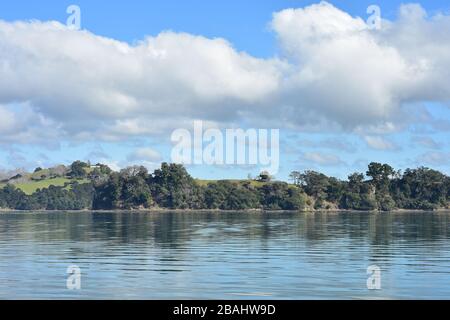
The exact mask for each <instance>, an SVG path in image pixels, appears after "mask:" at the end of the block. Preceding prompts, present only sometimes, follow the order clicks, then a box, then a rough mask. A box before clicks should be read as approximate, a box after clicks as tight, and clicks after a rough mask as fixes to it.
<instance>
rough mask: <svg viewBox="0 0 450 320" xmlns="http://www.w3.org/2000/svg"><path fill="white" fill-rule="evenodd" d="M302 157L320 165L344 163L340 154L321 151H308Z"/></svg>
mask: <svg viewBox="0 0 450 320" xmlns="http://www.w3.org/2000/svg"><path fill="white" fill-rule="evenodd" d="M302 159H303V160H304V161H306V162H310V163H313V164H316V165H319V166H337V165H342V164H344V162H343V161H342V160H341V159H340V158H339V157H338V156H336V155H333V154H325V153H321V152H307V153H305V154H304V155H303V157H302Z"/></svg>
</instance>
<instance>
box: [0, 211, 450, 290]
mask: <svg viewBox="0 0 450 320" xmlns="http://www.w3.org/2000/svg"><path fill="white" fill-rule="evenodd" d="M70 265H77V266H79V267H80V268H81V271H82V274H81V290H78V291H74V290H68V289H67V288H66V280H67V277H68V274H67V273H66V271H67V267H68V266H70ZM370 265H377V266H379V267H380V268H381V290H368V289H367V284H366V282H367V278H368V277H369V276H370V275H368V274H367V267H368V266H370ZM22 298H28V299H53V298H59V299H410V298H416V299H435V298H437V299H450V213H432V212H424V213H414V212H406V213H389V214H369V213H316V214H305V213H296V214H293V213H292V214H291V213H277V214H273V213H271V214H256V213H249V214H245V213H225V214H218V213H192V212H186V213H152V214H145V213H125V212H124V213H88V212H86V213H62V212H60V213H35V214H30V213H1V214H0V299H22Z"/></svg>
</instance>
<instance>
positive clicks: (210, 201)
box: [0, 161, 450, 211]
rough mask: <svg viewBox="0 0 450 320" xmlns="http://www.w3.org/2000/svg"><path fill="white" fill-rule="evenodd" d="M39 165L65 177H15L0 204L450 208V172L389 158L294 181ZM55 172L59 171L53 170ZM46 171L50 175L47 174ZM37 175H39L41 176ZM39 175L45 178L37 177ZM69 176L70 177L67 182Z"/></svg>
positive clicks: (172, 168)
mask: <svg viewBox="0 0 450 320" xmlns="http://www.w3.org/2000/svg"><path fill="white" fill-rule="evenodd" d="M58 168H59V169H58V170H59V171H57V170H53V171H52V170H51V169H47V171H45V170H43V169H42V168H37V169H36V170H35V172H34V173H33V175H32V176H31V177H32V179H33V183H37V182H39V181H41V183H42V181H47V180H45V179H48V178H49V177H48V175H49V172H50V173H52V175H51V177H50V178H52V179H67V181H69V182H66V183H64V185H63V186H54V185H50V186H48V187H47V188H42V189H37V190H36V191H35V192H33V193H32V194H27V193H25V192H24V191H23V190H22V189H20V188H18V187H17V186H16V185H14V184H13V183H11V182H12V181H14V179H19V178H21V177H18V176H16V177H13V178H12V180H11V179H10V180H8V181H5V182H4V187H3V188H1V189H0V208H4V209H16V210H82V209H96V210H100V209H103V210H112V209H145V208H147V209H150V208H167V209H221V210H246V209H265V210H335V209H351V210H382V211H389V210H393V209H398V208H402V209H422V210H434V209H439V208H449V202H450V177H448V176H446V175H444V174H442V173H440V172H439V171H436V170H432V169H428V168H418V169H407V170H406V171H405V172H403V173H401V172H399V171H395V170H394V169H393V168H392V167H391V166H389V165H387V164H380V163H371V164H370V165H369V167H368V170H367V172H366V173H365V174H362V173H354V174H351V175H350V176H349V177H348V180H347V181H341V180H339V179H336V178H333V177H328V176H326V175H324V174H322V173H319V172H315V171H306V172H296V171H295V172H292V174H291V176H290V177H291V180H292V183H291V184H288V183H286V182H277V181H271V179H270V176H268V175H267V174H266V173H263V174H261V175H260V177H259V178H258V179H257V181H258V182H256V181H255V180H250V179H249V180H240V181H228V180H224V181H211V182H208V183H199V182H198V181H196V180H195V179H193V178H192V177H191V176H190V175H189V174H188V172H187V171H186V169H185V168H184V167H183V166H181V165H177V164H167V163H163V164H162V166H161V168H160V169H158V170H155V171H154V172H153V173H152V174H150V173H149V172H148V171H147V169H146V168H145V167H139V166H134V167H129V168H126V169H124V170H122V171H120V172H114V171H112V170H111V169H110V168H108V167H107V166H105V165H102V164H98V165H96V166H91V165H90V164H88V163H84V162H81V161H76V162H74V163H73V164H72V165H71V166H70V168H67V170H62V169H61V167H58ZM55 172H57V174H55ZM44 173H45V174H44ZM36 174H38V175H37V176H36ZM40 179H41V180H40ZM63 181H66V180H63Z"/></svg>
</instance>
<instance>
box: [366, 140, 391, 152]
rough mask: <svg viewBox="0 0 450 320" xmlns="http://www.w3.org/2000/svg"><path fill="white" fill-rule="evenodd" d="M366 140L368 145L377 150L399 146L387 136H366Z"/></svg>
mask: <svg viewBox="0 0 450 320" xmlns="http://www.w3.org/2000/svg"><path fill="white" fill-rule="evenodd" d="M364 140H365V141H366V143H367V145H368V146H369V147H370V148H372V149H375V150H383V151H385V150H396V149H398V146H397V145H396V144H394V143H393V142H391V141H389V140H387V139H386V138H383V137H380V136H365V137H364Z"/></svg>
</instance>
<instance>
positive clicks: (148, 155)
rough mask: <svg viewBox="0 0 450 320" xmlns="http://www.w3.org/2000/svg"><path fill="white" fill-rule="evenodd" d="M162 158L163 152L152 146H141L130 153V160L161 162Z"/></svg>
mask: <svg viewBox="0 0 450 320" xmlns="http://www.w3.org/2000/svg"><path fill="white" fill-rule="evenodd" d="M161 159H162V157H161V154H160V153H159V152H158V151H156V150H153V149H152V148H139V149H136V150H135V151H134V152H132V153H131V154H130V155H128V160H129V161H139V160H143V161H150V162H159V161H161Z"/></svg>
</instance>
